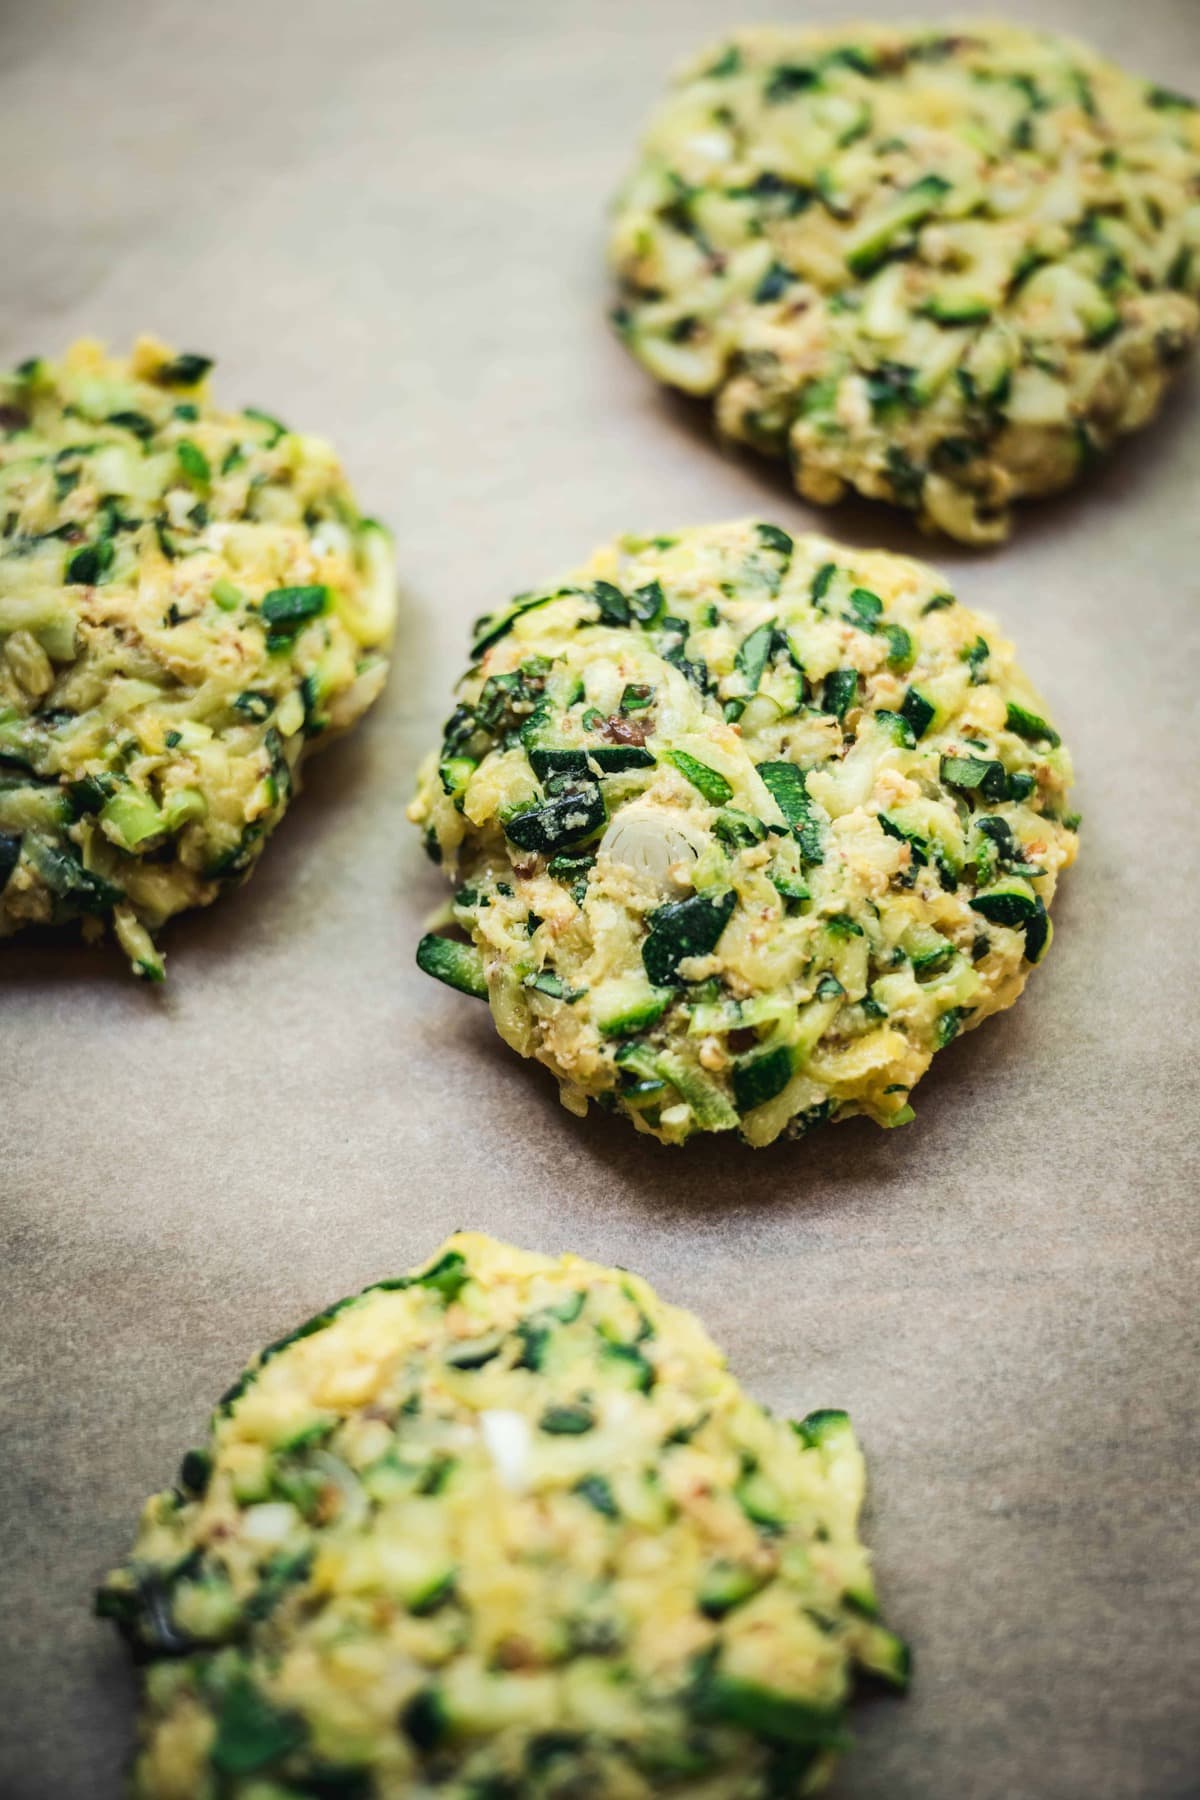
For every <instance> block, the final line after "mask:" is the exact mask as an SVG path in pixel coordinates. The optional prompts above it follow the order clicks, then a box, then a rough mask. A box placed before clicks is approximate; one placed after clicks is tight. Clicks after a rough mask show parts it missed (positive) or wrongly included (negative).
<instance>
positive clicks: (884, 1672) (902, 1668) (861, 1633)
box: [853, 1620, 912, 1693]
mask: <svg viewBox="0 0 1200 1800" xmlns="http://www.w3.org/2000/svg"><path fill="white" fill-rule="evenodd" d="M853 1638H854V1654H855V1656H856V1657H857V1659H858V1661H859V1663H860V1664H861V1665H862V1667H863V1668H864V1669H865V1670H866V1671H867V1673H868V1674H870V1675H875V1676H877V1677H878V1679H879V1680H880V1681H886V1682H887V1683H888V1685H889V1686H890V1687H894V1688H898V1689H899V1690H900V1691H901V1693H903V1692H904V1690H905V1689H906V1688H907V1687H908V1685H909V1682H910V1681H911V1679H912V1651H911V1650H910V1649H909V1646H908V1645H907V1644H906V1643H905V1641H904V1639H903V1638H901V1637H897V1635H896V1633H895V1632H894V1631H889V1630H888V1628H887V1626H886V1625H878V1624H876V1623H875V1622H874V1621H867V1620H863V1621H862V1622H861V1623H859V1624H857V1625H856V1627H855V1629H854V1633H853Z"/></svg>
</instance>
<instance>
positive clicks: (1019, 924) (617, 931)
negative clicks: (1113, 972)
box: [411, 523, 1077, 1144]
mask: <svg viewBox="0 0 1200 1800" xmlns="http://www.w3.org/2000/svg"><path fill="white" fill-rule="evenodd" d="M458 702H459V703H458V706H457V707H456V709H455V711H454V713H453V714H452V716H451V718H450V719H449V721H448V723H447V726H446V730H445V737H444V741H443V745H442V748H441V751H440V752H439V753H438V754H436V755H435V756H433V757H431V758H430V759H429V761H428V762H427V764H426V765H425V768H424V770H423V774H422V780H421V786H420V791H419V794H418V797H417V800H416V802H415V803H414V806H413V808H412V809H411V816H412V817H413V818H414V819H415V820H416V822H417V823H418V824H420V825H421V826H422V827H423V828H424V830H425V832H426V842H427V845H428V847H429V849H430V850H431V852H432V853H433V855H434V856H435V858H436V859H438V860H441V861H442V862H443V863H444V864H445V866H446V868H447V870H448V871H449V872H450V873H451V875H452V876H453V878H454V879H455V880H456V881H457V883H458V884H459V888H458V892H457V893H456V895H455V897H454V903H453V908H452V911H451V912H450V914H449V916H448V918H447V927H448V928H449V929H450V930H452V931H456V932H458V933H460V934H461V935H462V936H463V937H465V938H467V939H469V943H463V942H455V941H454V938H453V937H452V936H451V937H439V936H436V935H434V936H430V937H427V938H426V939H425V940H424V941H423V942H422V944H421V946H420V950H419V952H418V961H419V962H421V964H422V966H423V967H425V968H426V969H427V970H428V971H429V973H431V974H435V975H440V976H441V977H442V978H443V979H444V980H448V981H450V982H451V983H453V984H454V985H456V986H458V987H462V988H465V989H466V990H467V991H468V992H472V993H478V994H480V995H486V996H487V998H488V1000H489V1002H490V1004H491V1008H492V1011H493V1014H494V1016H495V1020H496V1024H497V1026H498V1028H499V1030H500V1032H501V1034H502V1035H503V1036H504V1038H505V1039H506V1040H507V1041H508V1042H509V1043H510V1044H511V1045H513V1047H514V1048H515V1049H517V1050H519V1051H520V1052H521V1053H522V1054H523V1055H526V1056H530V1055H532V1056H535V1057H537V1058H538V1059H539V1060H540V1061H542V1062H544V1063H546V1064H548V1066H549V1067H550V1068H551V1069H553V1071H554V1072H555V1074H556V1075H557V1076H558V1078H559V1080H560V1082H561V1083H562V1084H563V1090H562V1091H563V1099H564V1102H565V1103H566V1104H567V1105H568V1106H569V1107H571V1108H572V1110H574V1111H579V1112H585V1111H586V1110H587V1100H588V1099H589V1098H593V1099H597V1100H599V1101H600V1102H601V1104H602V1105H604V1106H607V1107H610V1108H615V1109H617V1110H619V1111H621V1112H624V1113H627V1114H628V1115H629V1116H630V1117H631V1118H632V1119H633V1121H634V1123H635V1124H636V1125H637V1126H638V1127H639V1129H641V1130H643V1131H649V1132H651V1133H652V1134H653V1135H654V1136H655V1137H658V1138H661V1139H663V1140H665V1141H668V1142H679V1141H681V1140H682V1139H684V1138H687V1137H688V1136H690V1135H691V1134H692V1133H693V1132H697V1131H737V1132H740V1133H741V1135H742V1136H743V1137H744V1138H745V1139H746V1140H747V1141H748V1142H750V1143H751V1144H766V1143H769V1142H770V1141H771V1140H772V1139H773V1138H775V1137H777V1136H779V1134H780V1133H781V1132H785V1131H786V1132H788V1133H789V1134H791V1135H796V1134H798V1133H800V1132H802V1131H804V1130H806V1129H808V1128H809V1127H810V1126H812V1125H814V1124H819V1123H821V1122H822V1121H824V1120H826V1119H830V1118H844V1117H845V1116H846V1115H847V1114H850V1113H856V1112H865V1113H867V1114H869V1115H870V1116H871V1117H872V1118H873V1119H875V1120H877V1121H878V1123H879V1124H881V1125H899V1124H903V1123H905V1122H906V1121H907V1120H908V1119H910V1118H911V1117H912V1109H911V1107H910V1106H909V1104H908V1100H909V1093H910V1090H911V1089H912V1088H913V1087H914V1086H915V1084H916V1082H917V1081H918V1080H919V1079H920V1077H921V1076H922V1075H923V1074H924V1072H925V1070H926V1069H927V1068H928V1066H929V1062H930V1059H931V1058H932V1056H933V1054H934V1052H935V1051H936V1050H939V1049H940V1048H941V1047H942V1046H943V1045H944V1044H947V1043H949V1041H950V1039H951V1038H952V1037H954V1036H955V1034H956V1033H957V1032H958V1031H959V1030H960V1028H962V1027H963V1026H973V1025H978V1024H979V1023H980V1022H981V1021H982V1020H983V1019H985V1018H987V1016H988V1014H989V1013H993V1012H996V1011H998V1010H999V1009H1000V1008H1001V1007H1005V1006H1009V1005H1011V1004H1012V1002H1013V1001H1014V1000H1015V999H1016V998H1017V995H1018V994H1019V993H1020V991H1021V989H1022V987H1023V986H1024V984H1025V980H1026V977H1027V976H1028V974H1029V970H1030V968H1031V967H1032V965H1033V964H1034V963H1035V962H1037V961H1038V960H1039V959H1040V958H1041V956H1042V955H1043V953H1044V952H1045V949H1046V946H1047V944H1048V943H1049V938H1050V922H1049V918H1048V916H1047V910H1046V909H1047V904H1048V902H1049V900H1050V898H1051V895H1052V894H1053V891H1054V886H1055V881H1056V879H1057V876H1058V872H1059V870H1060V869H1061V868H1063V867H1064V866H1065V865H1066V864H1068V863H1070V862H1071V861H1072V860H1073V858H1074V855H1075V848H1076V839H1075V832H1074V826H1075V824H1076V822H1077V821H1075V820H1074V819H1073V818H1072V817H1071V816H1070V815H1069V814H1068V813H1067V812H1066V811H1065V805H1066V796H1067V790H1068V787H1069V784H1070V779H1071V765H1070V762H1069V759H1068V756H1067V753H1066V751H1065V750H1064V749H1063V747H1062V745H1061V744H1060V742H1059V738H1058V735H1057V733H1056V732H1055V731H1054V730H1053V728H1052V726H1051V725H1050V724H1049V723H1048V722H1047V720H1046V718H1045V708H1044V706H1043V705H1042V702H1041V701H1040V700H1039V699H1038V697H1037V695H1036V693H1035V692H1034V690H1033V689H1032V688H1031V687H1030V685H1029V683H1028V682H1027V681H1026V679H1025V677H1024V676H1023V675H1022V674H1021V672H1020V670H1019V669H1018V668H1017V667H1016V665H1015V663H1014V661H1013V653H1012V649H1011V647H1010V645H1008V644H1007V643H1006V642H1005V641H1004V639H1003V638H1002V637H1001V636H1000V635H999V633H998V631H997V630H996V627H995V626H994V625H993V624H992V623H991V622H990V621H987V620H985V619H982V618H980V617H978V616H977V615H975V614H974V613H971V612H968V611H967V609H966V608H965V607H964V606H961V605H959V604H958V602H957V601H956V600H955V598H954V596H953V594H951V593H950V592H949V591H948V589H947V587H946V584H945V581H944V580H943V579H942V577H941V576H939V575H938V574H936V573H935V572H934V570H932V569H930V568H927V567H926V566H925V565H923V564H921V563H917V562H911V561H909V560H907V559H905V558H902V557H897V556H889V555H886V554H884V553H882V552H874V553H871V552H865V551H857V550H848V549H845V548H842V547H840V546H839V545H837V544H833V543H830V542H829V541H828V540H826V539H824V538H818V537H804V538H798V539H797V540H795V542H793V540H792V539H791V538H790V537H789V536H788V534H787V533H786V532H784V531H781V530H780V529H779V527H778V526H775V525H764V524H753V523H743V524H736V525H721V526H712V527H708V528H705V529H700V530H691V531H683V532H679V533H677V534H676V535H674V536H670V537H656V538H647V539H627V540H625V541H623V542H622V543H620V544H618V545H615V546H613V547H612V548H610V549H605V550H602V551H600V552H599V553H598V554H597V555H596V556H595V557H594V558H593V560H592V562H591V563H590V564H589V565H588V567H587V568H586V569H584V570H582V571H581V572H580V573H579V574H578V575H577V576H576V577H575V578H574V579H573V580H570V581H568V582H567V583H566V584H565V585H563V586H562V587H558V588H551V589H547V590H544V591H540V592H537V593H534V594H528V595H524V596H522V597H520V598H519V599H518V600H517V601H515V602H514V604H513V606H512V607H511V608H510V609H509V611H508V612H506V613H504V614H501V615H498V616H497V617H495V618H493V619H491V620H485V621H484V622H483V624H482V627H481V629H480V631H479V635H478V638H477V640H476V644H475V648H474V651H473V654H472V664H471V668H470V670H469V671H468V673H467V674H466V676H465V677H464V678H463V680H462V682H461V683H460V684H459V687H458Z"/></svg>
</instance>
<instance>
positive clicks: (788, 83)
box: [611, 20, 1200, 542]
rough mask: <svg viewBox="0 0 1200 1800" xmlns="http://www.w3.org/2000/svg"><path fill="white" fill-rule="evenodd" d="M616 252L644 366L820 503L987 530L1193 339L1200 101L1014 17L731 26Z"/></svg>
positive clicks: (1055, 475) (1169, 368)
mask: <svg viewBox="0 0 1200 1800" xmlns="http://www.w3.org/2000/svg"><path fill="white" fill-rule="evenodd" d="M611 255H612V261H613V265H614V267H615V269H616V271H617V273H618V276H619V279H620V282H621V288H622V297H621V304H620V306H619V308H618V312H617V319H618V323H619V325H620V328H621V331H622V333H623V335H624V337H625V339H626V341H627V343H628V344H629V346H630V348H631V349H632V350H633V352H634V354H635V355H636V356H637V357H639V358H640V360H641V361H642V362H643V363H644V364H645V365H646V367H647V368H648V369H649V370H650V371H651V372H652V373H653V374H654V375H656V376H657V377H658V378H659V380H661V381H664V382H666V383H668V384H669V385H670V386H672V387H677V388H681V389H683V390H684V391H685V392H687V393H691V394H701V395H710V394H711V395H713V396H714V399H715V405H716V416H717V422H718V425H719V427H720V429H721V430H722V431H723V432H725V433H727V434H728V435H729V436H730V437H732V438H736V439H741V440H743V441H744V442H746V443H748V444H751V445H754V446H755V447H756V448H758V449H760V450H763V451H765V452H767V453H768V454H771V455H779V456H785V455H786V456H787V457H788V458H789V459H790V462H791V465H792V470H793V474H794V478H795V481H796V485H797V486H798V488H799V489H800V492H801V493H802V494H803V495H804V496H805V497H806V498H807V499H809V500H813V501H817V502H822V503H824V502H829V501H835V500H837V499H838V498H839V497H840V496H841V495H842V494H843V493H844V492H845V491H846V490H847V488H857V489H859V490H860V491H861V492H862V493H864V494H868V495H871V496H873V497H875V498H877V499H881V500H886V501H891V502H893V503H895V504H897V505H899V506H903V507H907V508H909V509H911V510H913V511H915V512H916V513H917V514H918V515H919V517H920V519H921V521H922V523H924V524H926V525H929V526H933V527H936V528H938V529H940V530H942V531H946V532H948V533H950V534H951V535H952V536H954V537H958V538H962V539H965V540H967V541H977V542H978V541H987V540H993V539H996V538H1001V537H1003V536H1005V535H1006V533H1007V531H1008V528H1009V516H1010V515H1009V506H1010V502H1011V501H1013V500H1015V499H1018V498H1020V497H1021V496H1024V495H1036V494H1045V493H1049V492H1051V491H1053V490H1055V489H1058V488H1062V487H1065V486H1067V485H1068V484H1069V483H1070V482H1072V481H1074V480H1075V479H1076V478H1077V477H1078V476H1079V475H1080V474H1082V473H1083V472H1084V471H1085V470H1086V469H1087V468H1088V466H1089V464H1090V463H1091V462H1092V461H1093V460H1094V459H1095V457H1096V455H1097V454H1098V453H1099V452H1100V451H1102V450H1104V449H1106V448H1107V447H1108V446H1109V445H1110V444H1111V443H1112V442H1113V441H1114V439H1115V438H1117V437H1118V436H1119V435H1121V434H1122V433H1124V432H1129V431H1134V430H1137V429H1138V428H1139V427H1141V426H1143V425H1145V424H1146V423H1147V421H1148V420H1149V419H1150V417H1151V416H1152V414H1153V413H1154V411H1155V409H1156V408H1157V406H1158V403H1159V401H1160V399H1161V397H1162V394H1163V392H1164V390H1165V388H1166V386H1167V384H1168V382H1169V381H1170V379H1171V377H1172V374H1173V372H1174V371H1175V369H1176V368H1177V366H1178V365H1179V363H1180V361H1181V359H1182V357H1183V356H1184V353H1185V352H1186V351H1187V350H1188V348H1189V347H1190V345H1191V344H1192V342H1193V340H1194V339H1195V337H1196V334H1197V330H1198V329H1200V305H1198V304H1197V302H1198V300H1200V112H1198V111H1197V109H1196V106H1195V104H1194V102H1192V101H1191V100H1189V99H1187V98H1186V97H1185V96H1183V95H1181V94H1176V93H1173V92H1170V91H1169V90H1166V89H1164V88H1160V87H1154V86H1152V85H1150V84H1149V83H1147V82H1145V81H1141V80H1138V79H1137V78H1136V77H1134V76H1131V75H1126V74H1124V73H1123V72H1122V71H1121V70H1119V69H1116V68H1114V67H1113V66H1112V65H1111V64H1109V63H1106V62H1104V61H1102V60H1101V59H1100V58H1099V57H1097V56H1096V55H1094V54H1093V52H1091V51H1090V50H1088V49H1086V48H1085V47H1084V46H1082V45H1080V44H1077V43H1073V42H1070V41H1068V40H1065V39H1063V38H1060V37H1055V36H1052V35H1050V34H1048V33H1045V32H1039V31H1032V30H1028V29H1025V28H1023V27H1019V26H1013V25H1004V24H998V23H992V24H988V23H983V22H977V21H974V20H972V21H964V22H963V23H962V24H961V26H960V27H959V28H957V29H953V30H950V31H947V30H946V29H945V28H944V27H942V28H936V29H935V28H926V29H918V28H903V27H899V26H850V27H844V28H837V29H828V28H826V29H822V30H819V31H810V30H804V29H799V28H795V27H775V28H772V27H769V28H764V29H759V30H748V31H741V32H738V33H736V34H735V35H734V36H733V37H732V38H730V39H729V40H728V41H726V42H725V43H723V44H719V45H715V46H712V47H711V48H710V49H708V50H706V51H705V52H704V54H703V55H701V56H700V57H698V58H697V59H695V60H694V61H693V62H692V63H690V64H689V66H688V67H687V68H686V69H685V70H684V71H683V72H682V74H681V75H680V76H679V78H678V80H677V81H676V82H675V84H674V86H673V87H672V89H671V91H670V93H669V95H668V97H667V99H666V100H665V102H664V103H663V105H662V107H661V109H660V110H659V112H658V114H657V116H656V117H655V119H654V121H653V123H652V124H651V127H650V130H649V132H648V134H647V137H646V139H645V143H644V146H643V150H642V154H641V159H640V161H639V163H638V166H637V168H636V170H635V171H634V173H633V175H632V176H631V177H630V179H629V181H628V182H627V184H626V186H625V188H624V190H623V192H622V194H621V197H620V200H619V203H618V206H617V210H616V218H615V222H614V227H613V233H612V243H611Z"/></svg>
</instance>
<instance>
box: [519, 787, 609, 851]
mask: <svg viewBox="0 0 1200 1800" xmlns="http://www.w3.org/2000/svg"><path fill="white" fill-rule="evenodd" d="M607 819H608V812H607V810H606V808H605V805H604V796H603V795H602V794H601V792H600V787H599V784H598V783H597V782H594V781H575V782H573V783H572V784H571V786H570V787H569V788H568V789H567V791H566V792H564V793H560V794H555V795H554V796H553V797H552V798H551V799H548V800H545V801H543V802H542V804H541V805H540V806H533V807H527V808H526V809H525V810H524V811H522V812H518V813H513V814H511V815H510V816H509V817H508V818H507V819H505V820H503V825H504V835H505V836H506V837H507V838H509V839H510V840H511V841H512V842H513V843H514V844H516V845H517V847H518V849H521V850H529V851H532V852H534V853H535V854H537V855H540V856H553V855H554V854H555V853H556V852H557V851H559V850H561V849H562V848H563V847H564V846H565V845H568V844H577V843H580V842H581V841H582V840H583V839H584V838H589V837H593V836H594V835H595V833H596V832H598V831H599V830H600V829H601V828H602V826H603V825H604V824H605V823H606V821H607Z"/></svg>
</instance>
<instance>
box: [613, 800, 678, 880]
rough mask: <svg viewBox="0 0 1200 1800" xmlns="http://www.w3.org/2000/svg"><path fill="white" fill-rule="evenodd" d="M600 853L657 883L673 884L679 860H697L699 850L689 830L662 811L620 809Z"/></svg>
mask: <svg viewBox="0 0 1200 1800" xmlns="http://www.w3.org/2000/svg"><path fill="white" fill-rule="evenodd" d="M600 854H601V855H602V856H607V857H608V858H609V859H610V861H612V862H615V863H620V864H621V865H622V866H623V867H624V868H627V869H631V870H632V871H633V873H634V874H635V875H637V876H639V877H641V878H642V879H643V880H645V881H648V882H651V883H653V885H654V886H655V887H659V888H668V887H670V885H671V870H672V869H673V868H674V867H675V865H676V864H677V863H692V862H695V861H696V859H697V857H698V856H699V854H700V852H699V850H698V849H697V847H696V845H695V844H694V843H693V842H692V840H691V838H690V837H689V836H688V834H687V832H686V831H683V830H682V829H681V828H680V827H679V826H678V825H676V824H673V823H672V821H671V820H670V819H667V818H664V816H663V814H662V813H660V812H653V811H649V810H646V811H640V812H639V811H636V810H634V809H633V808H632V807H627V808H626V809H625V810H624V811H623V812H619V813H618V814H617V816H616V818H615V819H614V820H613V821H612V824H611V825H610V826H609V828H608V830H607V831H606V832H605V834H604V836H603V837H602V838H601V840H600Z"/></svg>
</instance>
